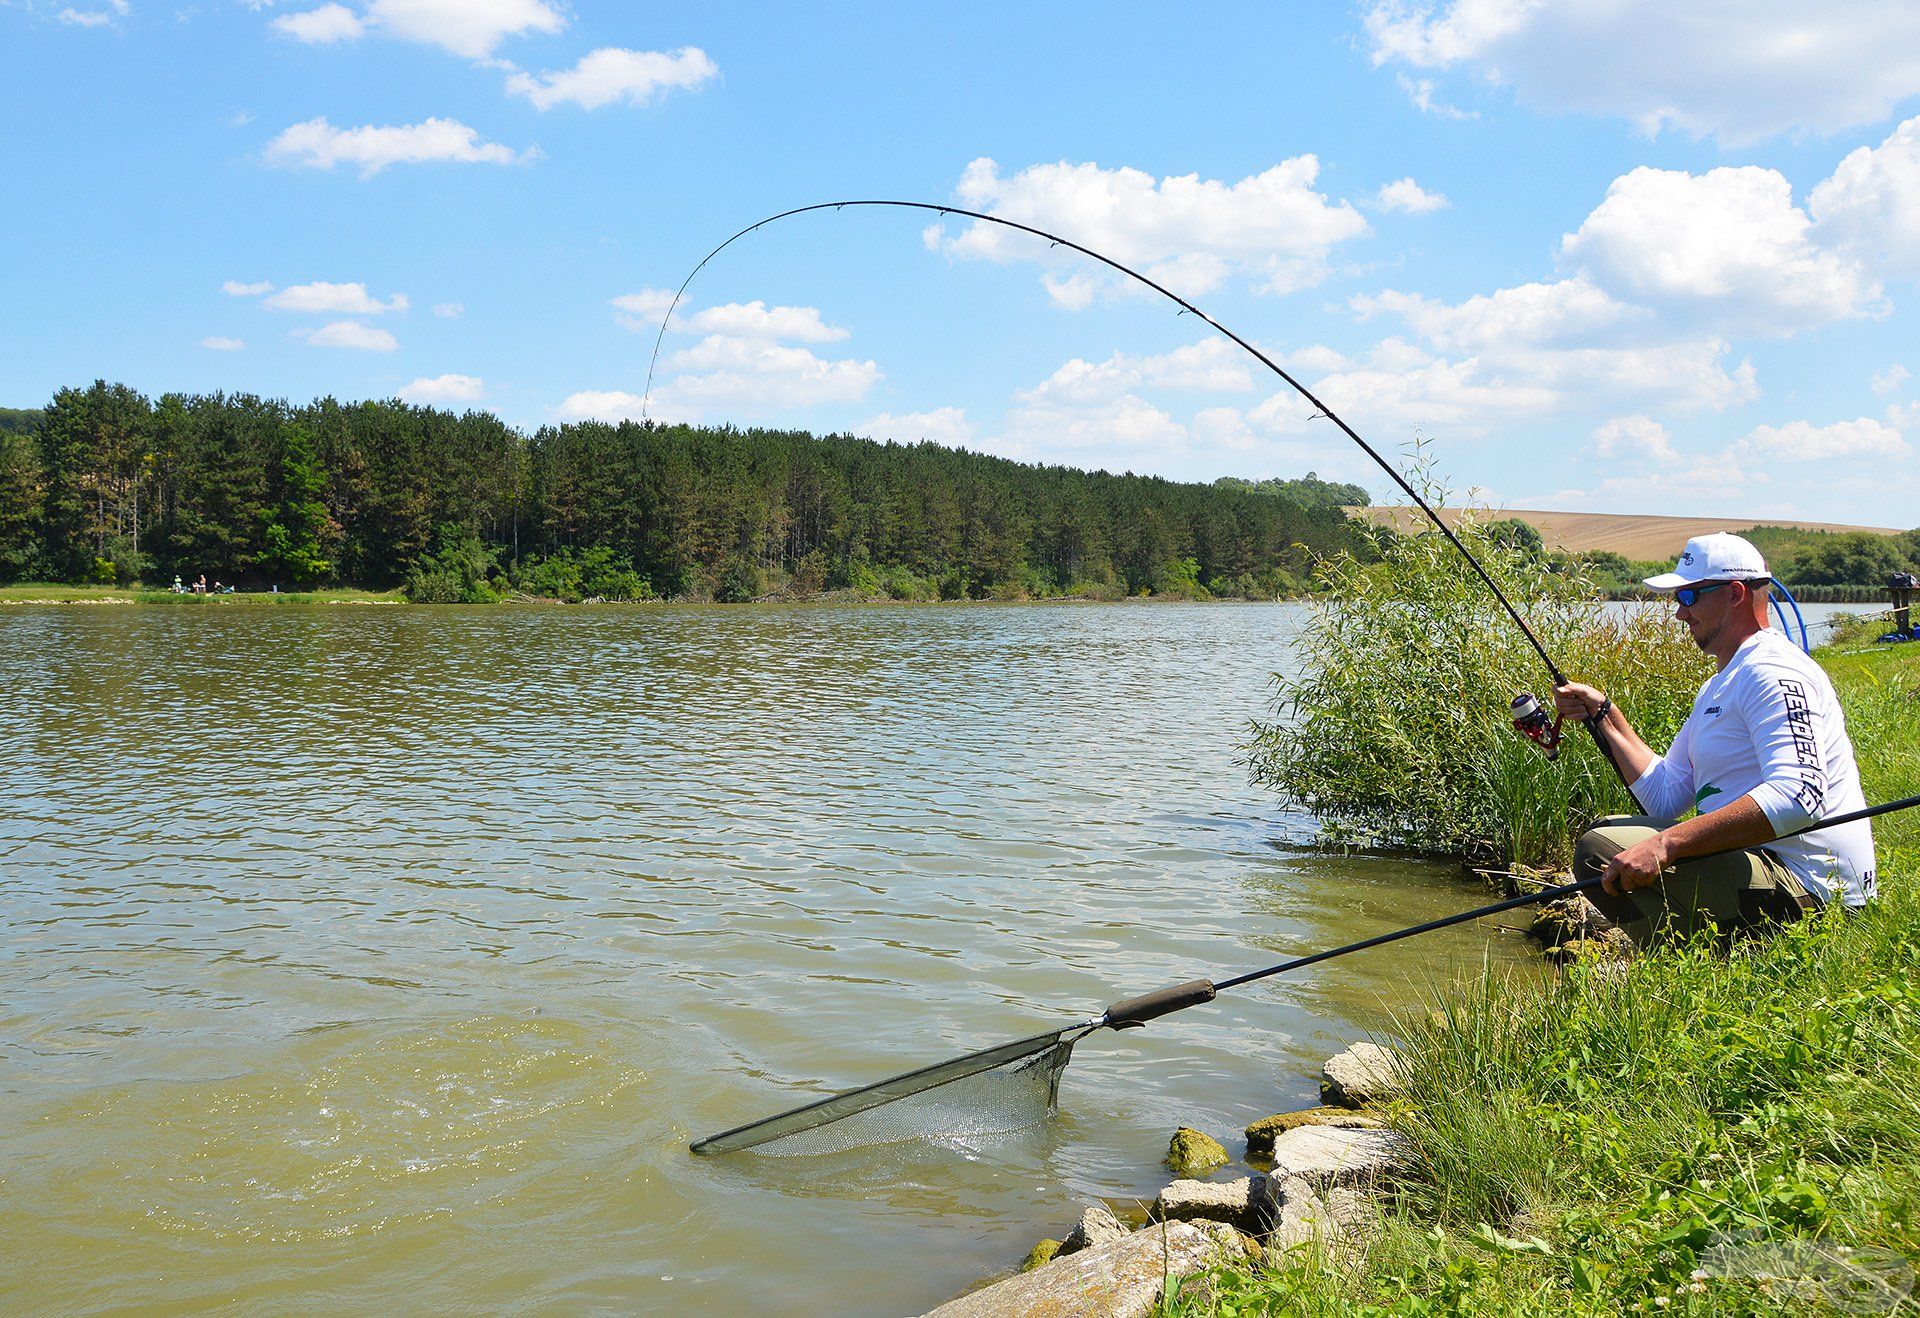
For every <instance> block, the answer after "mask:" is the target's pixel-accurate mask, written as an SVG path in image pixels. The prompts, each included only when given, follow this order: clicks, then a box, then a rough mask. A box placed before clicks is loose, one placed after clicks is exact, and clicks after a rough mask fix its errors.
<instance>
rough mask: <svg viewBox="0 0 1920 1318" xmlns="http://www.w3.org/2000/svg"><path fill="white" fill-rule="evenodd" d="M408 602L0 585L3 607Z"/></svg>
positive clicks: (372, 596)
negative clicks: (15, 605)
mask: <svg viewBox="0 0 1920 1318" xmlns="http://www.w3.org/2000/svg"><path fill="white" fill-rule="evenodd" d="M401 603H405V600H404V599H403V597H402V596H401V594H400V592H399V591H397V590H382V591H373V590H354V589H352V588H350V587H340V588H338V589H333V590H301V591H291V590H286V591H280V592H279V593H277V594H276V593H274V592H272V591H247V592H244V593H241V592H235V593H234V594H231V595H194V594H191V593H189V594H185V595H176V594H174V593H173V592H172V591H170V590H143V589H141V588H139V587H134V588H131V589H128V588H124V587H120V586H62V585H50V584H46V583H33V582H27V583H23V584H20V585H14V586H0V604H169V605H179V606H183V607H188V606H196V605H198V606H204V607H208V608H213V607H226V606H228V605H239V606H247V605H261V604H268V605H271V604H401Z"/></svg>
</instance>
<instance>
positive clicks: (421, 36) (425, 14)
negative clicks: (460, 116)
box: [366, 0, 566, 60]
mask: <svg viewBox="0 0 1920 1318" xmlns="http://www.w3.org/2000/svg"><path fill="white" fill-rule="evenodd" d="M366 16H367V20H368V21H369V22H371V23H374V24H377V25H378V26H380V27H381V28H383V29H384V30H385V31H387V32H388V33H389V34H391V35H393V36H396V37H399V38H400V39H401V40H403V41H418V42H423V43H425V44H428V45H434V46H440V47H442V48H443V49H445V50H449V51H452V52H453V53H454V54H455V55H462V56H465V57H466V58H467V59H475V60H477V59H484V58H485V57H487V56H489V55H491V54H493V51H494V47H496V46H498V45H499V44H500V43H501V42H502V41H504V40H505V39H506V38H508V37H512V36H519V35H521V34H522V33H525V32H547V33H552V32H558V31H560V30H561V29H562V28H563V27H565V26H566V19H565V18H564V17H563V16H562V15H561V13H560V11H559V10H558V9H556V8H554V6H552V5H550V4H547V3H545V0H372V3H370V4H369V5H368V6H367V11H366Z"/></svg>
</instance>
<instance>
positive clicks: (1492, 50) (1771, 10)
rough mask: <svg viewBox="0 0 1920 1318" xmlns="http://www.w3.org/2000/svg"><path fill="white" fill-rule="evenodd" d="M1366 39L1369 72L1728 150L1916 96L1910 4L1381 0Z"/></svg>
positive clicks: (1918, 44)
mask: <svg viewBox="0 0 1920 1318" xmlns="http://www.w3.org/2000/svg"><path fill="white" fill-rule="evenodd" d="M1366 28H1367V33H1368V36H1369V37H1370V38H1371V41H1372V47H1373V60H1374V63H1375V64H1386V63H1401V64H1406V65H1410V66H1412V67H1414V68H1418V69H1428V70H1436V69H1447V68H1454V67H1462V68H1465V69H1467V70H1468V71H1470V72H1472V73H1474V74H1476V75H1478V76H1480V77H1482V78H1484V79H1485V80H1487V81H1489V82H1495V83H1505V84H1508V85H1511V86H1512V87H1513V89H1514V91H1515V93H1516V94H1517V95H1518V97H1519V98H1520V99H1521V100H1522V101H1524V102H1527V103H1529V104H1532V105H1536V106H1541V107H1545V108H1549V109H1558V110H1574V111H1580V112H1585V113H1590V114H1599V115H1608V116H1617V117H1621V118H1625V119H1627V120H1629V121H1630V122H1632V123H1633V124H1634V125H1635V126H1636V127H1637V128H1638V129H1639V130H1640V131H1641V132H1644V133H1647V134H1649V135H1652V134H1655V133H1658V132H1659V131H1661V130H1662V129H1664V128H1672V129H1677V130H1679V131H1681V132H1684V133H1687V134H1690V135H1692V136H1694V137H1703V136H1715V137H1718V138H1719V139H1721V141H1722V142H1724V143H1728V144H1733V145H1739V144H1743V143H1747V142H1753V141H1758V140H1759V139H1761V138H1765V137H1770V136H1773V135H1775V134H1778V133H1784V132H1789V131H1798V132H1814V133H1822V134H1830V133H1835V132H1839V131H1841V130H1842V129H1847V128H1855V127H1858V126H1860V125H1862V124H1869V123H1873V122H1875V121H1876V120H1879V119H1882V118H1885V117H1886V116H1887V115H1888V114H1890V113H1891V112H1892V110H1893V107H1894V106H1895V105H1896V104H1897V103H1898V102H1899V101H1901V100H1902V99H1904V98H1906V97H1908V96H1911V95H1913V94H1914V93H1915V92H1920V10H1916V9H1915V8H1914V6H1913V5H1912V4H1911V3H1910V0H1850V2H1849V3H1847V4H1845V5H1834V6H1827V7H1819V6H1812V5H1808V4H1805V3H1804V2H1803V0H1695V2H1694V3H1689V4H1673V3H1671V2H1670V0H1556V3H1553V4H1545V3H1541V0H1447V2H1446V3H1442V4H1439V5H1435V4H1431V3H1417V2H1414V0H1378V2H1377V3H1375V4H1374V5H1373V7H1372V8H1371V9H1370V10H1369V11H1368V13H1367V16H1366ZM1428 95H1429V96H1431V92H1430V91H1429V93H1428Z"/></svg>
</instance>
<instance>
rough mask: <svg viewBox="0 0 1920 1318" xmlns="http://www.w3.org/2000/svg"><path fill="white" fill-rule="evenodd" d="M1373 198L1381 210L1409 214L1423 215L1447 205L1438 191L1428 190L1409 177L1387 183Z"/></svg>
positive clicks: (1442, 208) (1444, 207)
mask: <svg viewBox="0 0 1920 1318" xmlns="http://www.w3.org/2000/svg"><path fill="white" fill-rule="evenodd" d="M1373 200H1374V205H1376V206H1378V207H1379V208H1380V209H1381V210H1383V211H1405V212H1406V213H1407V214H1409V215H1425V214H1427V213H1428V212H1430V211H1437V210H1445V209H1446V206H1447V199H1446V198H1445V197H1443V196H1442V195H1440V194H1439V193H1438V192H1428V191H1427V190H1426V189H1425V188H1423V187H1421V186H1420V185H1419V184H1418V183H1415V182H1414V181H1413V180H1412V179H1410V178H1403V179H1401V180H1399V181H1398V182H1396V183H1389V184H1387V185H1386V186H1385V187H1384V188H1381V189H1380V191H1379V193H1378V194H1377V195H1376V196H1375V197H1374V199H1373Z"/></svg>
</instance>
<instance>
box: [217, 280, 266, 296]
mask: <svg viewBox="0 0 1920 1318" xmlns="http://www.w3.org/2000/svg"><path fill="white" fill-rule="evenodd" d="M220 291H221V292H222V293H225V294H226V295H227V296H228V297H259V296H260V295H261V294H262V293H271V292H273V283H272V281H271V280H266V279H262V280H261V281H260V282H259V283H257V284H243V283H241V282H240V281H239V280H238V279H229V280H228V281H227V282H226V283H224V284H222V285H220Z"/></svg>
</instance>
